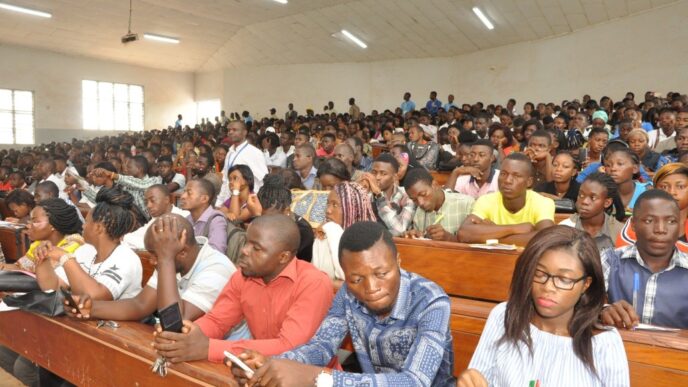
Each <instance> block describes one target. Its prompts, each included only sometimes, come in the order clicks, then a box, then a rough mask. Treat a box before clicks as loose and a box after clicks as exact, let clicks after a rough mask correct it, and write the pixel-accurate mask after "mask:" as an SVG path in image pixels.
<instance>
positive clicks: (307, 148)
mask: <svg viewBox="0 0 688 387" xmlns="http://www.w3.org/2000/svg"><path fill="white" fill-rule="evenodd" d="M296 150H302V151H304V152H305V154H306V156H311V158H312V159H315V148H313V145H312V144H311V143H309V142H307V143H304V144H301V145H298V146H297V147H296Z"/></svg>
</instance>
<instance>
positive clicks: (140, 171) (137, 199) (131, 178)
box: [93, 156, 162, 221]
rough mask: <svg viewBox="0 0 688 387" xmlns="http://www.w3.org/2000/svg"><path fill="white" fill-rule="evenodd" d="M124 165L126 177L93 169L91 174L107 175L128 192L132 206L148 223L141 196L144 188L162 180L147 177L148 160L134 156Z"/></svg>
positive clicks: (158, 177) (147, 215)
mask: <svg viewBox="0 0 688 387" xmlns="http://www.w3.org/2000/svg"><path fill="white" fill-rule="evenodd" d="M126 165H127V175H121V174H118V173H115V172H109V171H105V170H103V169H95V170H94V171H93V173H94V174H96V175H101V176H102V175H109V177H110V179H112V181H114V182H115V183H117V184H118V185H119V186H121V187H123V188H124V190H125V191H127V192H129V193H130V194H131V196H133V198H134V204H135V205H136V207H138V209H139V211H141V213H142V214H143V216H144V217H145V218H146V221H148V220H150V214H149V213H148V211H147V209H146V199H144V197H143V194H144V192H145V191H146V188H148V187H150V186H151V185H153V184H160V183H161V182H162V179H161V178H160V176H148V160H146V158H145V157H143V156H134V157H132V158H130V159H129V160H128V161H127V164H126Z"/></svg>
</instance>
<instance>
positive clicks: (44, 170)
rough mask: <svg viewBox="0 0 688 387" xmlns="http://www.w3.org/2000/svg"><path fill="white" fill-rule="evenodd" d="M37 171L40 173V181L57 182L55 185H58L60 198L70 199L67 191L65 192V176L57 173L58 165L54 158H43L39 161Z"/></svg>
mask: <svg viewBox="0 0 688 387" xmlns="http://www.w3.org/2000/svg"><path fill="white" fill-rule="evenodd" d="M36 171H37V174H38V180H39V181H38V183H42V182H45V181H51V182H53V183H55V185H56V186H57V192H58V195H59V197H60V199H63V200H69V197H68V196H67V193H65V192H64V189H65V188H67V185H66V184H65V181H64V178H63V177H62V176H61V175H60V174H59V173H56V166H55V161H54V160H51V159H45V160H42V161H41V162H39V163H38V165H37V167H36Z"/></svg>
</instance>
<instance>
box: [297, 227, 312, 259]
mask: <svg viewBox="0 0 688 387" xmlns="http://www.w3.org/2000/svg"><path fill="white" fill-rule="evenodd" d="M296 226H298V228H299V234H300V236H301V242H300V243H299V251H298V252H297V253H296V257H297V258H299V259H300V260H302V261H306V262H310V261H311V260H312V259H313V240H315V235H314V234H313V227H311V225H310V223H308V221H306V219H304V218H302V217H300V216H297V217H296Z"/></svg>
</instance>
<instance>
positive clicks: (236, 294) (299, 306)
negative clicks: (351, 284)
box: [196, 258, 334, 362]
mask: <svg viewBox="0 0 688 387" xmlns="http://www.w3.org/2000/svg"><path fill="white" fill-rule="evenodd" d="M333 297H334V292H333V287H332V281H330V279H329V277H327V275H326V274H325V273H323V272H321V271H320V270H318V269H317V268H316V267H315V266H313V265H312V264H310V263H308V262H305V261H302V260H300V259H296V258H294V259H292V261H291V262H290V263H289V264H288V265H287V266H286V267H285V268H284V270H282V272H281V273H280V274H279V275H278V276H277V277H275V278H274V279H273V280H272V281H270V283H268V284H265V283H264V282H263V279H262V278H248V277H244V275H243V274H241V270H237V271H236V273H234V274H233V275H232V277H231V278H230V279H229V282H227V285H225V287H224V289H222V293H220V295H219V296H218V298H217V300H216V301H215V305H213V308H212V309H211V310H210V311H209V312H208V313H207V314H206V315H205V316H203V317H201V318H199V319H198V320H196V324H198V325H199V326H200V328H201V330H202V331H203V333H205V335H206V336H208V337H209V338H210V344H209V348H208V360H210V361H214V362H221V361H222V359H223V358H224V354H223V351H229V352H232V353H234V354H236V355H238V354H240V353H241V352H243V351H244V350H245V349H253V350H256V351H258V352H260V353H262V354H263V355H265V356H272V355H277V354H280V353H282V352H286V351H289V350H291V349H293V348H294V347H296V346H299V345H301V344H305V343H306V342H308V340H310V339H311V337H313V335H314V334H315V331H316V330H317V329H318V327H319V326H320V323H322V320H323V319H324V318H325V315H327V311H328V310H329V308H330V306H331V304H332V298H333ZM243 319H246V322H247V323H248V328H249V329H250V330H251V335H252V336H253V340H238V341H226V340H223V338H224V337H225V336H226V335H227V333H228V332H229V331H230V330H231V329H232V328H234V327H235V326H236V325H237V324H239V323H240V322H241V321H242V320H243Z"/></svg>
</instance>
